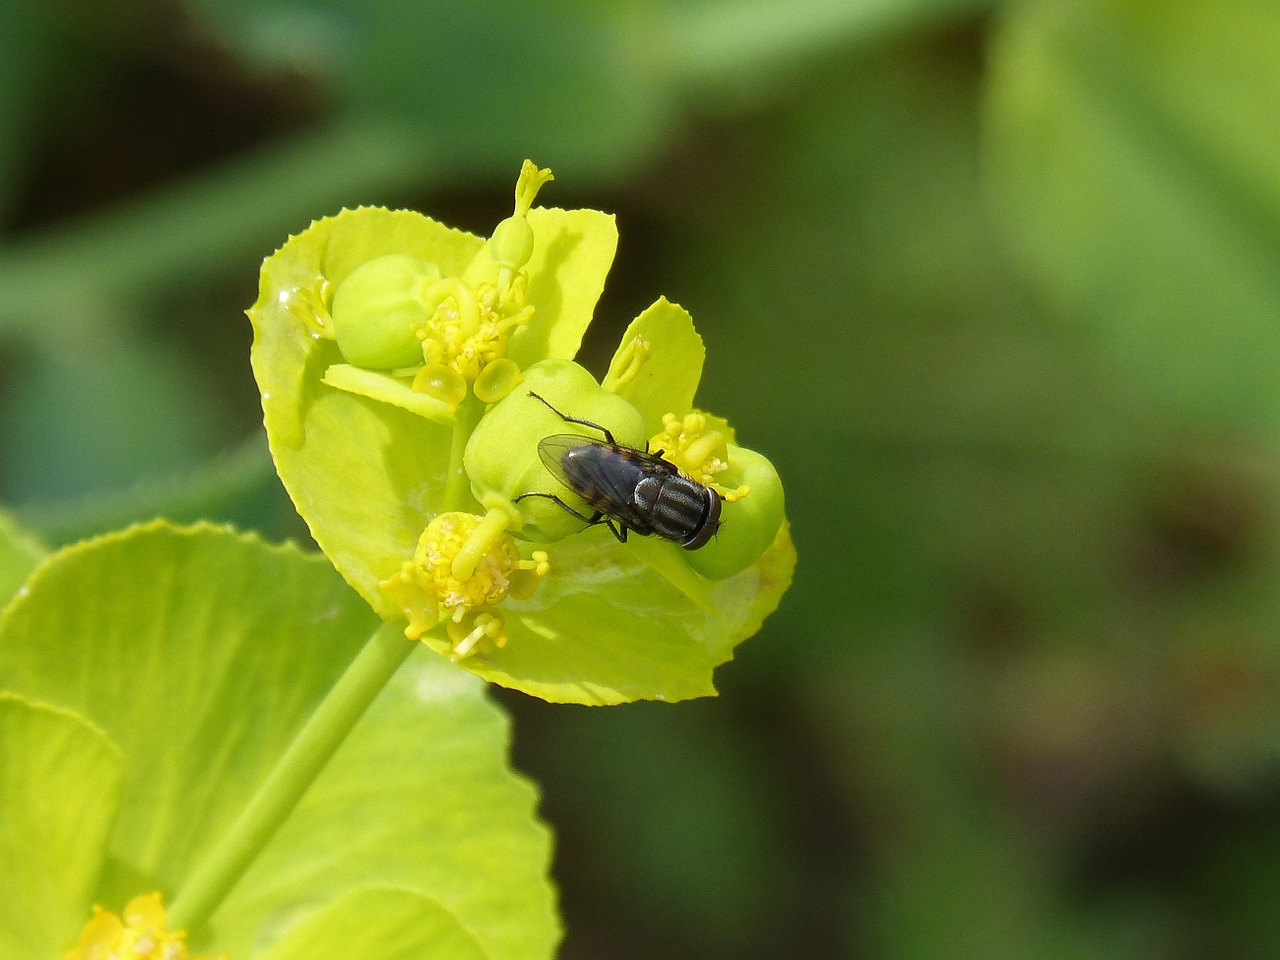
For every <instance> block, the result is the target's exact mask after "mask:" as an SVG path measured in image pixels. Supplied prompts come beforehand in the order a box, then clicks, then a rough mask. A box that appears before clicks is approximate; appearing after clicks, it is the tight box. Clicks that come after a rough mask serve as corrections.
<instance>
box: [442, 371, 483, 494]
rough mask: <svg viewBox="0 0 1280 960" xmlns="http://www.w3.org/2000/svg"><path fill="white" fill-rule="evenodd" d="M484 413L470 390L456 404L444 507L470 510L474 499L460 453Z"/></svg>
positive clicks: (464, 450) (464, 448)
mask: <svg viewBox="0 0 1280 960" xmlns="http://www.w3.org/2000/svg"><path fill="white" fill-rule="evenodd" d="M483 415H484V404H483V403H481V402H480V401H479V400H478V399H476V397H475V395H474V394H472V393H471V392H470V391H468V392H467V396H466V397H465V398H464V399H463V401H462V403H460V404H459V405H458V412H457V414H456V417H455V419H454V424H453V440H452V443H451V444H450V446H449V472H448V473H447V474H446V476H445V488H444V509H445V510H458V511H463V512H466V511H470V510H471V509H472V508H473V506H474V504H475V500H474V499H473V498H472V496H471V482H470V480H469V479H468V477H467V471H466V470H465V469H464V468H463V466H462V455H463V454H464V453H466V451H467V441H468V440H470V439H471V434H472V433H473V432H474V431H475V429H476V424H477V423H479V422H480V417H481V416H483Z"/></svg>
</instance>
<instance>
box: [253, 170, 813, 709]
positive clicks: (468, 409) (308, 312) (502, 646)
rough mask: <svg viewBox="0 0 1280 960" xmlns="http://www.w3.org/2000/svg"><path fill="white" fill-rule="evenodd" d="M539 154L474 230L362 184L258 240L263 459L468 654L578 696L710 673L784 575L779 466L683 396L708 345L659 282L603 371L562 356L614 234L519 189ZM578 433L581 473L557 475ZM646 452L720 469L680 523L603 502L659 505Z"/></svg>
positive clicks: (381, 580)
mask: <svg viewBox="0 0 1280 960" xmlns="http://www.w3.org/2000/svg"><path fill="white" fill-rule="evenodd" d="M551 179H552V176H551V173H550V171H548V170H545V169H540V168H538V167H537V166H536V165H534V164H533V163H531V162H528V161H526V162H525V165H524V167H523V169H522V171H521V173H520V177H519V179H518V182H517V185H516V190H515V208H514V211H513V213H512V215H511V216H510V217H508V218H507V219H505V220H503V221H502V222H501V223H499V224H498V226H497V227H496V228H495V230H494V231H493V233H492V235H491V236H490V237H489V238H487V239H482V238H479V237H475V236H473V235H471V234H466V233H462V232H460V231H457V230H452V229H450V228H447V227H444V226H442V225H441V224H439V223H436V222H435V221H433V220H431V219H429V218H427V217H424V216H421V215H419V214H415V213H410V212H405V211H397V212H392V211H387V210H382V209H372V208H366V209H360V210H353V211H345V212H344V213H342V214H340V215H339V216H337V217H334V218H330V219H328V220H322V221H319V222H317V223H315V224H313V225H312V226H311V227H310V228H309V229H308V230H306V231H304V232H303V233H302V234H300V235H298V236H296V237H293V238H291V239H290V241H289V242H288V243H287V244H286V245H285V246H284V247H283V248H282V249H281V250H280V251H278V252H277V253H276V254H275V255H274V256H273V257H271V258H269V259H268V260H267V262H266V263H265V264H264V267H263V274H262V295H261V297H260V298H259V301H258V303H257V304H256V305H255V306H254V307H253V309H251V310H250V317H251V319H252V320H253V322H254V330H255V344H254V355H253V360H254V370H255V374H256V375H257V377H258V382H259V386H260V388H261V391H262V397H263V409H264V414H265V422H266V426H267V432H268V436H269V438H270V440H271V445H272V452H273V455H274V457H275V459H276V465H277V469H278V471H279V473H280V476H281V478H282V480H283V481H284V483H285V486H286V488H287V489H288V490H289V492H290V494H291V496H292V497H293V500H294V502H295V504H296V505H297V506H298V509H299V512H300V513H301V514H302V515H303V518H304V519H305V520H306V521H307V522H308V524H309V525H310V527H311V531H312V534H313V536H314V537H315V539H316V542H317V543H318V544H319V545H320V547H321V549H323V550H324V551H325V553H326V554H328V556H329V558H330V560H331V561H332V562H333V563H334V565H335V566H336V567H337V568H338V570H339V571H340V572H341V573H342V574H343V575H344V576H345V577H346V578H347V580H348V581H349V582H350V583H351V584H352V585H353V586H354V587H355V588H356V590H357V591H359V592H360V593H361V595H362V596H364V598H365V599H366V600H367V601H368V602H369V603H370V605H371V606H372V607H373V608H374V609H375V610H376V611H378V612H379V614H381V615H382V616H383V617H384V619H387V620H389V621H399V622H401V623H404V624H405V627H404V632H405V635H406V636H407V637H409V638H411V639H415V640H421V641H422V642H424V643H426V644H428V645H429V646H431V647H432V648H434V649H436V650H438V651H439V652H441V653H444V654H446V655H448V656H450V657H452V658H454V659H456V660H459V661H461V662H463V663H464V665H465V666H466V667H467V668H468V669H470V670H472V671H473V672H476V673H478V674H480V675H482V676H485V677H487V678H488V679H491V680H494V681H497V682H499V683H503V684H506V685H509V686H513V687H517V688H519V689H523V690H525V691H527V692H530V693H533V694H535V695H538V696H543V697H546V698H548V699H568V700H576V701H581V702H593V703H596V702H616V701H618V700H625V699H634V698H636V697H667V698H677V697H682V696H693V695H698V694H702V693H708V692H711V690H712V688H711V685H710V675H711V671H712V670H713V669H714V667H715V666H716V665H717V664H718V663H720V662H723V660H725V659H727V658H728V657H729V656H730V655H731V651H732V648H733V646H734V645H736V644H737V643H738V642H740V641H741V640H743V639H745V638H746V637H747V636H749V635H750V634H751V633H753V632H754V631H755V630H756V629H758V628H759V625H760V622H761V621H762V619H763V617H764V616H765V615H767V613H768V612H769V611H771V610H772V609H773V608H774V607H775V606H776V605H777V603H778V600H779V599H780V598H781V595H782V593H783V592H784V591H785V590H786V587H787V585H788V584H789V582H790V576H791V570H792V567H793V565H794V549H793V547H792V546H791V542H790V538H789V534H788V530H787V525H786V523H785V518H784V505H783V496H782V485H781V482H780V481H779V479H778V475H777V473H776V472H775V471H774V469H773V467H772V465H771V464H770V463H769V462H768V460H767V459H766V458H764V457H763V456H761V455H760V454H758V453H756V452H754V451H751V450H749V449H747V448H744V447H740V446H738V445H737V441H736V437H735V434H734V431H733V430H732V428H731V427H730V426H729V424H728V423H727V422H726V421H725V420H723V419H721V418H719V417H716V416H714V415H712V414H709V413H706V412H703V411H701V410H698V409H697V408H696V407H695V405H694V395H695V392H696V390H697V386H698V381H699V379H700V378H701V373H702V364H703V359H704V348H703V344H702V340H701V338H700V337H699V336H698V334H697V332H696V331H695V330H694V328H693V324H692V321H691V319H690V317H689V315H688V314H687V313H686V312H685V311H684V310H682V309H681V308H680V307H678V306H676V305H675V304H672V303H669V302H668V301H666V300H665V299H660V300H658V302H656V303H655V304H654V305H653V306H652V307H650V308H649V309H648V310H646V311H645V312H644V313H642V314H641V315H640V316H639V317H638V318H637V319H636V320H635V321H633V323H632V324H631V326H630V327H629V328H628V329H627V331H626V333H625V334H624V335H623V337H622V341H621V343H620V345H619V348H618V351H617V353H616V354H615V356H614V359H613V362H612V363H611V365H610V368H609V372H608V374H607V376H606V377H605V378H604V380H603V381H597V380H596V379H595V377H593V376H592V375H591V374H590V373H589V372H588V371H587V370H586V369H585V368H583V367H582V366H580V365H579V364H578V363H576V362H575V360H574V356H575V354H576V353H577V350H578V346H579V343H580V342H581V339H582V335H583V332H584V331H585V329H586V326H587V324H588V323H589V322H590V321H591V318H592V313H593V311H594V308H595V304H596V301H597V299H598V297H599V295H600V292H601V290H602V289H603V285H604V280H605V276H606V274H607V272H608V269H609V266H610V264H611V262H612V259H613V253H614V249H615V246H616V243H617V235H616V230H615V228H614V225H613V218H612V217H609V216H607V215H605V214H602V213H598V212H596V211H592V210H570V211H566V210H557V209H554V208H545V207H539V206H535V205H534V201H535V199H536V198H537V197H538V195H539V193H540V191H541V190H542V188H543V187H544V186H545V185H546V184H547V183H548V182H549V181H551ZM531 395H532V396H531ZM551 436H562V437H564V436H567V437H568V438H569V439H568V440H560V441H557V442H558V444H559V446H554V447H553V446H551V445H549V444H547V443H546V442H545V441H546V439H547V438H548V437H551ZM578 437H580V438H581V440H578V439H576V438H578ZM605 437H608V438H612V439H611V440H609V441H606V440H605V439H604V438H605ZM574 448H580V450H579V452H586V453H590V452H591V451H596V455H597V460H598V461H599V464H600V465H598V466H595V467H593V468H591V469H594V470H597V471H600V475H599V476H590V477H588V478H587V479H586V480H580V481H577V482H574V481H571V480H570V479H569V478H568V477H567V476H566V474H565V471H564V469H562V466H563V465H562V464H561V463H560V462H559V461H558V459H557V457H559V456H560V454H558V453H556V452H555V451H558V450H565V451H572V450H573V449H574ZM600 451H603V453H600ZM631 451H634V453H632V452H631ZM600 457H604V458H605V459H599V458H600ZM609 457H612V459H608V458H609ZM656 457H661V458H662V459H663V461H665V463H666V464H667V465H669V468H670V472H671V473H675V472H676V471H678V475H679V476H681V477H683V478H684V479H685V480H686V481H688V483H690V484H693V485H696V486H686V487H685V488H684V489H685V490H696V489H697V488H698V487H701V488H706V489H707V490H708V491H714V495H713V494H711V493H710V492H708V493H707V494H706V496H707V497H708V498H709V501H708V502H714V503H715V508H716V510H717V511H720V512H719V514H718V518H717V517H711V516H705V517H703V518H702V519H701V520H699V519H698V518H697V517H694V518H693V519H691V520H689V521H688V522H689V523H693V524H695V525H696V524H697V523H702V524H704V525H708V526H707V532H708V533H714V536H710V537H698V538H691V539H693V541H694V542H696V544H697V546H698V549H691V550H683V549H682V548H681V544H680V543H679V542H674V541H675V538H672V541H671V542H669V541H663V540H653V539H649V540H646V539H645V538H642V537H639V536H630V537H627V538H626V542H625V543H622V542H619V540H620V539H621V536H619V537H618V539H615V538H614V537H613V536H611V535H610V532H609V530H606V529H603V528H602V526H603V524H602V521H608V522H609V524H608V525H609V526H610V527H611V529H612V530H614V531H616V532H617V533H618V534H619V535H621V534H625V533H626V532H627V531H628V528H630V530H631V532H635V531H636V530H637V529H638V530H639V531H640V532H646V531H647V530H648V529H651V528H652V525H651V524H648V523H647V520H648V519H649V518H651V517H657V518H658V519H662V517H663V516H664V515H663V514H661V513H660V512H659V511H662V510H667V511H671V510H674V509H676V507H673V506H671V505H670V504H671V501H670V500H668V501H663V500H662V499H661V498H659V497H657V496H656V495H655V494H653V493H652V490H650V488H651V487H653V488H654V489H656V487H654V484H656V483H657V480H654V481H653V482H651V483H650V484H649V486H647V487H646V488H645V489H644V490H642V489H641V488H640V485H639V482H638V481H639V479H643V475H644V472H645V471H646V470H647V471H649V472H650V473H658V474H661V475H662V476H666V475H668V474H667V471H668V467H663V468H661V470H657V469H656V468H655V467H653V466H652V465H653V464H654V463H655V462H656V461H655V460H654V459H652V458H656ZM627 465H630V467H629V468H627ZM628 469H629V470H630V472H628ZM636 471H640V472H639V473H637V472H636ZM588 481H589V482H588ZM628 484H630V486H628ZM646 491H649V492H648V493H646ZM669 495H670V494H669ZM646 497H648V499H646ZM721 505H723V506H722V510H721ZM688 509H696V506H695V507H694V508H688ZM703 540H708V541H709V542H706V544H705V546H704V545H702V541H703Z"/></svg>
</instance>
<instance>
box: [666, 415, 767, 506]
mask: <svg viewBox="0 0 1280 960" xmlns="http://www.w3.org/2000/svg"><path fill="white" fill-rule="evenodd" d="M649 449H650V450H654V451H658V450H661V451H662V457H663V459H665V460H667V461H669V462H671V463H673V464H675V466H676V467H678V468H679V469H680V470H681V471H683V472H684V473H685V474H687V475H688V476H689V477H691V478H692V479H694V480H696V481H697V482H698V483H700V484H702V485H703V486H704V487H711V488H712V489H713V490H715V491H716V493H718V494H720V497H721V499H723V500H724V501H726V502H727V503H733V502H734V501H735V500H741V499H742V498H743V497H745V496H746V495H747V494H748V493H749V492H750V488H749V487H748V486H746V485H745V484H744V485H743V486H739V487H729V486H725V485H724V484H722V483H720V482H719V481H718V480H717V479H716V478H717V477H718V476H719V475H720V474H722V473H724V472H725V471H726V470H728V469H729V453H728V445H727V441H726V438H725V435H724V433H723V432H721V431H720V430H718V429H715V427H714V426H713V425H712V424H711V423H710V422H709V421H708V419H707V416H706V414H703V413H697V412H694V413H687V414H685V415H684V416H683V417H677V416H676V415H675V414H674V413H668V414H667V415H666V416H664V417H663V418H662V432H661V433H659V434H657V435H656V436H654V437H653V438H652V439H650V441H649Z"/></svg>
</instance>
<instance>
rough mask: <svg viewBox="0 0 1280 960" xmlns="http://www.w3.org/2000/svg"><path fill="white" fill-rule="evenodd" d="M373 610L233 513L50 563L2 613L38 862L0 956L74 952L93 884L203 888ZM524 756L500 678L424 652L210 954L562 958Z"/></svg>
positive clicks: (0, 782) (112, 888)
mask: <svg viewBox="0 0 1280 960" xmlns="http://www.w3.org/2000/svg"><path fill="white" fill-rule="evenodd" d="M68 598H74V599H73V600H72V601H71V602H69V601H68ZM375 625H376V619H375V618H374V617H372V616H371V615H370V613H369V610H368V608H367V606H366V605H365V604H364V603H362V602H361V601H360V600H359V599H358V598H357V597H355V596H354V595H352V594H351V593H350V592H349V591H347V590H346V589H345V588H344V587H343V585H342V583H341V581H340V580H339V579H338V577H337V576H336V575H335V574H334V572H333V570H332V568H331V567H330V566H329V565H328V564H327V563H325V562H323V560H322V559H321V558H319V557H315V556H308V555H304V554H302V553H301V552H300V551H298V550H297V549H295V548H293V547H270V546H266V545H264V544H263V543H261V542H260V541H258V540H256V539H255V538H253V537H245V536H239V535H236V534H233V533H231V532H230V531H228V530H226V529H223V528H215V527H211V526H201V527H196V528H189V529H180V528H174V527H171V526H169V525H167V524H164V523H155V524H151V525H148V526H146V527H140V528H134V529H132V530H129V531H126V532H123V533H119V534H112V535H109V536H106V537H103V538H101V539H98V540H95V541H91V542H89V543H86V544H81V545H78V546H74V547H70V548H67V549H65V550H63V551H61V552H59V553H57V554H54V555H53V556H51V557H50V558H49V559H47V560H46V561H44V562H43V563H42V564H41V565H40V566H39V567H38V568H37V569H36V571H35V573H34V574H33V575H32V577H31V578H30V580H29V581H28V582H27V588H26V590H25V591H24V592H23V593H22V595H20V596H19V597H17V598H16V599H15V600H14V601H13V603H12V604H10V606H9V607H8V608H7V609H6V610H5V612H4V614H3V615H2V616H0V677H3V678H4V687H5V689H4V690H3V691H0V810H3V811H4V816H2V817H0V864H4V865H5V866H6V869H9V868H11V867H12V866H13V865H14V864H21V868H20V877H21V882H15V883H10V884H8V885H7V888H6V892H5V896H4V897H3V898H0V956H3V957H4V958H5V960H49V958H56V957H62V956H64V954H65V953H66V951H67V950H68V949H69V948H71V947H72V946H73V945H74V944H75V942H76V938H77V936H78V935H79V933H80V931H81V929H82V928H83V927H85V925H86V922H87V921H88V920H89V918H90V911H91V908H92V907H93V905H94V904H95V903H97V904H102V905H103V906H104V907H105V908H106V909H108V910H112V911H119V910H121V908H122V907H123V906H124V904H125V903H126V902H128V901H129V900H130V899H131V898H133V897H134V896H135V895H137V894H140V893H145V892H149V891H160V892H163V893H164V894H165V896H166V898H173V897H174V896H176V895H180V894H181V893H182V892H183V890H184V884H186V883H187V881H188V880H189V879H190V877H191V875H192V871H193V870H194V868H196V867H197V866H198V865H199V864H200V863H201V862H202V861H203V860H204V859H205V858H206V857H207V856H208V854H209V851H210V849H211V848H212V847H213V846H214V845H215V843H216V841H217V840H218V838H219V837H220V836H221V835H222V834H224V833H225V832H226V830H227V827H228V825H229V824H230V823H231V822H232V821H233V820H234V818H235V817H236V816H237V814H238V813H240V811H241V810H242V809H243V808H244V806H245V804H246V801H247V799H248V798H249V797H250V796H251V795H252V794H253V793H254V791H255V789H256V788H257V787H258V786H259V784H260V783H261V782H262V780H263V778H264V777H265V776H266V775H267V774H268V772H269V771H271V770H272V769H273V767H274V766H275V765H276V764H277V762H278V760H279V758H280V755H281V752H282V751H283V750H284V749H285V748H286V746H287V745H288V744H289V743H290V742H291V741H292V740H293V738H294V736H295V734H296V733H297V731H298V729H299V728H300V726H301V725H302V724H303V722H304V721H305V720H306V719H307V717H308V716H309V715H311V713H312V711H313V710H314V709H315V707H316V705H317V703H318V702H320V700H321V698H323V697H324V696H325V695H326V693H327V692H328V691H329V690H330V688H331V687H332V686H333V684H334V682H335V679H336V678H337V677H338V676H339V675H340V674H341V673H342V672H343V670H344V668H345V667H346V666H347V664H348V662H349V661H350V660H351V658H352V656H353V655H354V654H355V653H356V651H357V650H358V649H359V648H360V645H361V641H362V640H363V638H364V637H365V636H367V634H368V633H369V631H370V630H371V629H372V628H373V627H374V626H375ZM393 639H395V640H397V641H400V642H403V641H402V640H401V638H399V637H393ZM506 749H507V728H506V721H505V719H504V718H503V716H502V715H501V714H500V713H499V712H498V711H497V710H496V709H495V708H494V707H493V706H492V705H491V704H490V703H489V702H488V701H487V698H486V697H485V694H484V688H483V684H481V683H479V682H478V681H476V680H475V679H473V678H472V677H469V676H468V675H467V674H465V673H463V672H461V671H459V670H456V669H454V668H453V667H451V666H450V665H449V664H448V663H445V662H443V661H441V660H439V658H436V657H433V656H427V655H422V656H417V657H413V658H411V659H410V660H409V661H408V662H407V663H405V664H404V665H403V667H402V668H401V669H400V671H399V672H398V673H397V675H396V677H395V679H394V680H393V681H392V683H391V684H390V685H389V686H388V687H387V688H386V689H385V690H383V691H382V693H381V694H380V695H379V697H378V699H377V700H376V702H375V703H374V704H373V705H372V707H371V708H370V710H369V711H368V713H367V714H366V715H365V716H364V717H363V719H361V720H360V722H359V724H358V725H357V726H356V727H355V729H354V730H353V731H352V733H351V735H350V736H349V738H348V739H347V740H346V741H345V742H344V743H343V745H342V746H341V747H340V748H339V749H338V751H337V753H336V754H334V756H333V757H332V760H331V761H330V762H329V764H328V765H327V766H326V767H325V769H324V771H323V772H322V773H321V774H320V776H319V777H318V778H317V779H316V780H315V782H314V783H313V784H312V785H311V787H310V789H309V790H308V791H307V792H306V794H305V797H304V798H303V800H302V801H301V803H300V804H299V805H298V806H297V807H296V808H295V809H293V811H292V813H291V814H290V816H289V818H288V819H287V821H286V822H285V823H284V825H283V827H282V828H281V829H280V831H279V832H278V833H277V834H275V836H274V837H273V838H272V839H271V840H270V841H269V842H268V843H267V845H266V846H265V848H264V849H263V851H262V853H261V855H260V856H259V857H258V858H257V859H256V860H255V861H254V862H253V864H252V866H251V867H249V869H248V870H247V871H246V872H245V873H244V874H243V875H242V876H241V877H240V878H239V880H238V882H237V883H236V885H235V886H234V887H233V888H232V890H231V893H230V895H229V896H228V897H227V898H226V899H225V900H224V901H222V903H221V906H220V907H219V908H218V909H217V911H216V912H215V913H213V915H212V917H211V918H210V920H209V922H208V924H207V925H206V926H203V927H198V928H196V929H195V930H192V931H191V937H190V943H191V946H192V948H193V950H194V951H196V952H197V953H200V954H204V955H208V956H218V955H222V954H225V955H226V956H228V957H229V958H234V960H251V958H270V960H303V958H306V960H327V958H333V960H347V958H350V957H361V958H366V960H407V958H409V957H413V958H437V957H438V958H440V960H445V958H468V960H469V958H475V960H480V958H482V957H483V958H506V960H526V958H536V957H550V956H551V955H552V954H553V952H554V948H555V944H556V941H557V939H558V926H557V921H556V919H555V914H554V895H553V892H552V889H551V887H550V884H549V883H548V881H547V878H546V870H547V865H548V862H549V855H550V841H549V837H548V835H547V832H546V830H545V829H544V828H543V827H542V826H541V825H540V824H539V823H538V822H537V821H536V820H535V819H534V814H533V810H534V804H535V799H536V798H535V796H534V792H533V790H532V789H531V788H530V787H529V786H528V784H526V783H525V782H523V781H522V780H520V779H518V778H517V777H515V776H514V775H513V774H512V773H511V772H510V771H509V769H508V768H507V766H506V763H505V753H506ZM353 811H359V812H358V814H357V815H353ZM17 877H18V874H15V875H14V878H15V879H17Z"/></svg>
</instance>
